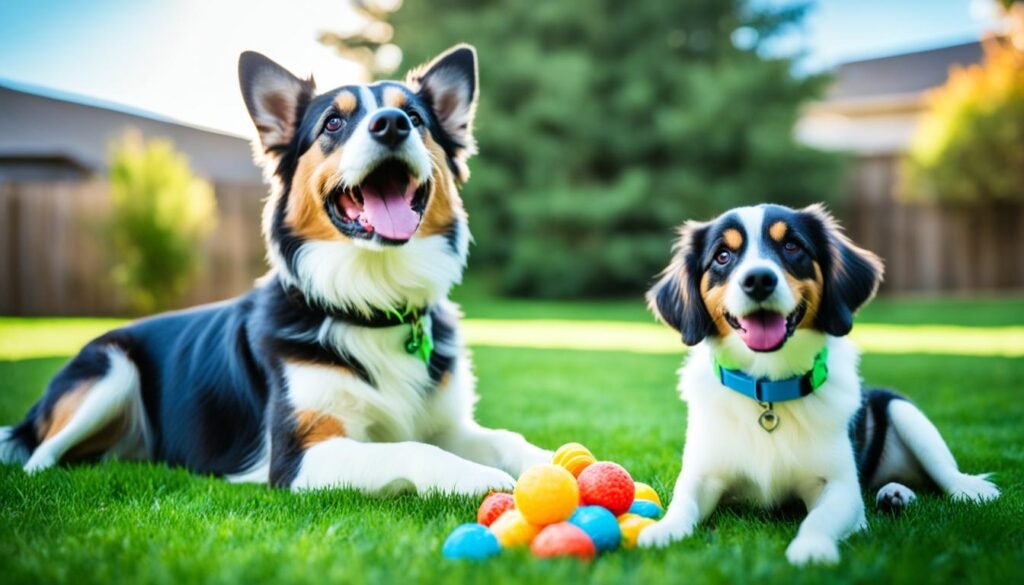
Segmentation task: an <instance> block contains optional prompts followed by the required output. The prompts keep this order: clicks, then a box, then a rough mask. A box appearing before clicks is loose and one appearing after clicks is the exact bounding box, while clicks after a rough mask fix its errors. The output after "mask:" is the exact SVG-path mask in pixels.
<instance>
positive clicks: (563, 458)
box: [551, 443, 597, 477]
mask: <svg viewBox="0 0 1024 585" xmlns="http://www.w3.org/2000/svg"><path fill="white" fill-rule="evenodd" d="M551 461H552V463H554V464H555V465H561V466H562V467H564V468H566V469H568V470H569V473H571V474H572V475H573V477H579V476H580V473H581V472H582V471H583V470H584V469H586V468H587V466H589V465H590V464H591V463H594V462H595V461H597V459H595V458H594V454H593V453H591V452H590V449H587V448H586V447H584V446H583V445H580V444H579V443H566V444H564V445H562V446H561V447H559V448H558V450H557V451H555V456H554V458H552V460H551Z"/></svg>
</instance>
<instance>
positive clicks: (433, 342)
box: [0, 46, 549, 493]
mask: <svg viewBox="0 0 1024 585" xmlns="http://www.w3.org/2000/svg"><path fill="white" fill-rule="evenodd" d="M238 71H239V81H240V84H241V89H242V95H243V97H244V99H245V104H246V106H247V107H248V109H249V113H250V114H251V116H252V119H253V122H255V124H256V128H257V130H258V133H259V142H258V144H257V145H256V146H257V151H258V155H259V156H260V158H261V159H262V164H263V165H264V169H265V171H266V175H267V177H268V179H269V180H270V181H271V183H272V192H271V196H270V198H269V200H268V201H267V203H266V207H265V210H264V216H263V231H264V234H265V238H266V243H267V246H268V256H269V258H270V263H271V266H272V270H271V272H270V273H269V274H268V275H267V276H266V277H265V278H264V279H262V281H261V282H260V283H259V284H258V285H257V287H256V288H255V289H253V290H252V291H250V292H249V293H247V294H245V295H243V296H241V297H239V298H236V299H234V300H231V301H227V302H224V303H220V304H216V305H210V306H205V307H199V308H197V309H193V310H188V311H182V312H175V313H168V314H163V315H158V316H155V317H152V318H148V319H143V320H141V321H137V322H134V323H132V324H130V325H127V326H125V327H123V328H120V329H117V330H114V331H111V332H109V333H107V334H105V335H103V336H101V337H99V338H98V339H96V340H94V341H92V342H90V343H89V344H88V345H86V346H85V348H84V349H82V351H81V353H79V354H78V355H77V356H75V357H74V358H73V359H72V360H71V361H70V362H68V364H67V365H66V366H65V367H64V368H63V369H62V370H61V371H60V372H59V373H58V374H57V375H56V377H54V379H53V380H52V381H51V382H50V384H49V387H48V388H47V390H46V393H45V395H44V396H43V397H42V399H41V400H40V401H39V402H38V403H37V404H36V405H35V406H33V407H32V409H31V410H30V411H29V413H28V415H27V417H26V418H25V420H24V421H23V422H21V423H20V424H18V425H17V426H15V427H8V428H4V429H2V430H0V433H2V435H0V458H2V460H4V461H7V462H18V463H21V464H23V465H24V468H25V469H26V470H28V471H39V470H42V469H46V468H48V467H50V466H53V465H56V464H58V463H62V462H74V461H82V460H96V459H106V458H110V457H120V458H129V459H149V460H158V461H165V462H167V463H169V464H171V465H176V466H183V467H186V468H188V469H190V470H193V471H196V472H199V473H205V474H215V475H219V476H224V477H226V478H228V479H231V480H238V481H256V482H269V483H270V484H271V485H274V486H287V487H291V488H296V489H299V488H318V487H325V486H348V487H352V488H357V489H361V490H364V491H379V490H384V489H404V488H411V489H415V490H416V491H419V492H422V491H427V490H438V491H447V492H457V493H480V492H486V491H487V490H489V489H507V488H510V487H512V485H513V483H514V482H513V479H512V477H511V476H510V475H509V474H510V473H512V474H518V473H519V472H520V471H521V470H522V469H523V468H525V467H526V466H529V465H532V464H534V463H539V462H543V461H546V460H547V459H548V455H549V454H548V453H547V452H546V451H544V450H542V449H539V448H537V447H534V446H533V445H531V444H529V443H528V442H527V441H526V440H524V439H523V437H522V436H520V435H518V434H515V433H511V432H508V431H502V430H492V429H486V428H482V427H481V426H479V425H478V424H477V423H476V422H474V419H473V403H474V400H475V393H474V380H473V376H472V373H471V371H470V363H469V360H468V358H467V355H466V352H465V350H464V348H463V345H462V341H461V340H460V337H459V333H458V329H457V322H458V317H459V313H458V309H457V308H456V307H455V306H454V305H452V304H451V303H450V302H448V301H447V295H448V291H449V289H450V288H451V287H452V286H453V285H454V284H455V283H456V282H458V281H459V280H460V279H461V276H462V271H463V268H464V265H465V262H466V254H467V247H468V242H469V231H468V228H467V226H466V213H465V211H464V210H463V206H462V201H461V199H460V197H459V192H458V189H459V187H460V186H461V185H462V183H463V182H464V181H465V180H466V179H467V178H468V170H467V168H466V160H467V158H469V156H470V155H472V154H473V153H474V151H475V146H474V142H473V137H472V123H473V116H474V111H475V107H476V99H477V92H478V83H477V73H476V71H477V68H476V53H475V51H474V50H473V49H472V48H471V47H468V46H459V47H455V48H453V49H452V50H450V51H448V52H447V53H445V54H443V55H441V56H440V57H438V58H437V59H436V60H434V61H433V62H432V63H430V64H429V65H427V66H425V67H423V68H420V69H417V70H415V71H412V72H411V73H410V74H409V75H408V77H407V79H406V81H405V82H404V83H398V82H381V83H375V84H373V85H352V86H345V87H340V88H337V89H333V90H330V91H327V92H325V93H319V94H318V93H317V92H316V90H315V88H314V85H313V81H312V79H310V80H303V79H300V78H298V77H295V76H294V75H292V74H291V73H289V72H288V71H286V70H284V69H283V68H281V67H280V66H278V65H277V64H275V63H274V62H272V61H270V60H269V59H267V58H266V57H264V56H262V55H259V54H256V53H244V54H242V56H241V58H240V60H239V66H238Z"/></svg>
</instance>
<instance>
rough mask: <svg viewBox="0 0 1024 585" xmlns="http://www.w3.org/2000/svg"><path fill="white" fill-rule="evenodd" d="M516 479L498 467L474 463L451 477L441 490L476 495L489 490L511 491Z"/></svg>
mask: <svg viewBox="0 0 1024 585" xmlns="http://www.w3.org/2000/svg"><path fill="white" fill-rule="evenodd" d="M515 486H516V480H515V479H513V478H512V476H511V475H509V474H507V473H505V472H504V471H502V470H500V469H495V468H493V467H486V466H484V465H476V466H474V467H473V468H472V469H470V470H467V471H464V472H462V473H460V474H458V475H457V476H456V477H454V478H452V481H451V482H450V483H449V484H448V485H446V486H444V487H442V490H443V491H447V492H451V493H454V494H458V495H462V496H477V495H481V494H486V493H487V492H491V491H498V492H511V491H512V488H514V487H515Z"/></svg>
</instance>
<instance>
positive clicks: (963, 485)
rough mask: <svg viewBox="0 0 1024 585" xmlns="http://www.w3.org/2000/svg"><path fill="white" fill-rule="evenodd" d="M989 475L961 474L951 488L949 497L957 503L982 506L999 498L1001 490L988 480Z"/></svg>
mask: <svg viewBox="0 0 1024 585" xmlns="http://www.w3.org/2000/svg"><path fill="white" fill-rule="evenodd" d="M988 476H989V474H987V473H986V474H983V475H967V474H961V475H960V477H959V478H958V479H957V480H956V481H954V482H953V485H952V486H951V487H950V488H949V496H950V497H951V498H953V500H954V501H957V502H974V503H976V504H980V503H982V502H988V501H990V500H994V499H996V498H998V497H999V488H998V487H996V484H994V483H992V482H991V481H989V480H988Z"/></svg>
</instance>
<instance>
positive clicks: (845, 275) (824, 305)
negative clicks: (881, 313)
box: [801, 204, 883, 336]
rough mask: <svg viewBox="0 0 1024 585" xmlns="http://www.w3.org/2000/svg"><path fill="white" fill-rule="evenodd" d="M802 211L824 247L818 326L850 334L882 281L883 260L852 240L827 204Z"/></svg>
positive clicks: (821, 255)
mask: <svg viewBox="0 0 1024 585" xmlns="http://www.w3.org/2000/svg"><path fill="white" fill-rule="evenodd" d="M801 213H802V214H803V215H804V216H805V217H807V218H808V219H809V223H810V225H811V227H812V229H813V230H814V231H815V232H816V235H817V238H816V239H817V240H819V242H820V246H822V247H823V248H824V250H823V251H822V252H819V263H820V265H821V270H822V275H821V276H822V280H823V283H822V288H823V290H822V294H821V305H820V306H819V308H818V315H817V327H818V329H820V330H821V331H824V332H825V333H828V334H829V335H835V336H843V335H847V334H848V333H849V332H850V330H851V329H852V328H853V315H854V313H856V312H857V309H859V308H860V307H861V306H863V305H864V303H866V302H868V301H869V300H871V297H873V296H875V293H876V292H877V291H878V285H879V284H881V283H882V273H883V266H882V260H881V259H880V258H879V257H878V256H876V255H875V254H874V253H872V252H869V251H867V250H865V249H863V248H860V247H858V246H857V245H856V244H854V243H853V242H852V241H850V239H849V238H848V237H846V234H844V233H843V229H842V227H840V225H839V223H838V222H836V220H835V218H833V217H832V215H831V214H830V213H829V212H828V211H827V210H826V209H825V207H824V206H822V205H817V204H816V205H811V206H810V207H806V208H804V209H803V210H801Z"/></svg>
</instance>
